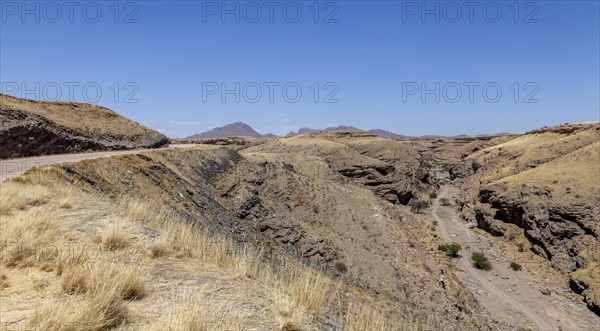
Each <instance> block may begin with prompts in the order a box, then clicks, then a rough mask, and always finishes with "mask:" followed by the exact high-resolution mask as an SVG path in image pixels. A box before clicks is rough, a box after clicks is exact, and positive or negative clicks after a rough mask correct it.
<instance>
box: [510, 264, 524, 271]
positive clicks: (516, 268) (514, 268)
mask: <svg viewBox="0 0 600 331" xmlns="http://www.w3.org/2000/svg"><path fill="white" fill-rule="evenodd" d="M510 267H511V268H512V270H514V271H521V269H522V268H521V265H520V264H518V263H517V262H511V263H510Z"/></svg>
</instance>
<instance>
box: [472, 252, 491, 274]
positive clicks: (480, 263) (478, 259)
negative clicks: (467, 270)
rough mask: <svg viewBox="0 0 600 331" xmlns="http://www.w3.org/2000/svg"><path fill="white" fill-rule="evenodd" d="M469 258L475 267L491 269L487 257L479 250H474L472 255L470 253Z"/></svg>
mask: <svg viewBox="0 0 600 331" xmlns="http://www.w3.org/2000/svg"><path fill="white" fill-rule="evenodd" d="M471 260H473V265H474V266H475V268H477V269H481V270H491V269H492V264H491V263H490V261H489V260H488V259H487V257H485V255H483V253H481V252H474V253H473V255H471Z"/></svg>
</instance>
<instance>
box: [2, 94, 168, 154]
mask: <svg viewBox="0 0 600 331" xmlns="http://www.w3.org/2000/svg"><path fill="white" fill-rule="evenodd" d="M0 119H1V121H0V158H11V157H24V156H33V155H45V154H60V153H74V152H81V151H86V150H117V149H133V148H146V147H147V148H153V147H160V146H163V145H166V144H167V143H168V139H167V137H165V136H163V135H162V134H160V133H158V132H156V131H154V130H152V129H149V128H147V127H144V126H142V125H140V124H138V123H136V122H133V121H131V120H129V119H127V118H125V117H123V116H120V115H119V114H117V113H115V112H113V111H111V110H110V109H107V108H104V107H100V106H96V105H92V104H86V103H78V102H63V101H55V102H47V101H36V100H29V99H19V98H14V97H11V96H7V95H0Z"/></svg>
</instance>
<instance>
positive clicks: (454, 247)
mask: <svg viewBox="0 0 600 331" xmlns="http://www.w3.org/2000/svg"><path fill="white" fill-rule="evenodd" d="M461 249H462V247H460V245H459V244H457V243H452V244H443V245H439V246H438V250H440V251H442V252H445V253H446V255H448V256H450V257H458V256H459V255H458V252H460V250H461Z"/></svg>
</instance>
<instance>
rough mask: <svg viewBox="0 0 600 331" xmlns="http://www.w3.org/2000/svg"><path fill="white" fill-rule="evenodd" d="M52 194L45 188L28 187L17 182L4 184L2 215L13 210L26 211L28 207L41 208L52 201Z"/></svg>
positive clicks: (0, 198) (1, 195)
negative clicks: (40, 206)
mask: <svg viewBox="0 0 600 331" xmlns="http://www.w3.org/2000/svg"><path fill="white" fill-rule="evenodd" d="M50 197H51V192H50V190H49V189H48V188H47V187H43V186H38V185H35V186H27V188H25V187H24V185H23V184H19V183H15V182H7V183H3V184H2V194H0V213H2V214H3V215H6V214H7V213H9V212H11V211H13V210H24V209H25V208H26V207H30V206H39V205H43V204H45V203H47V202H48V201H49V200H50Z"/></svg>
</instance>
